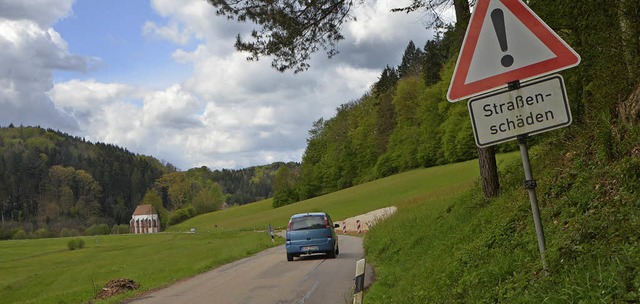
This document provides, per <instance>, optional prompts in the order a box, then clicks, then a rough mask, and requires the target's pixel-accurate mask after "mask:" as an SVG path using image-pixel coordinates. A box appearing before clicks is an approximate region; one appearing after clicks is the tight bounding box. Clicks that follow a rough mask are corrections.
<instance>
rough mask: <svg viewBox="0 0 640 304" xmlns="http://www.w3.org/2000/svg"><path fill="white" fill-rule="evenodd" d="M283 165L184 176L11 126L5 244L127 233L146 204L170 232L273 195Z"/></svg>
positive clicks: (4, 142) (3, 138) (2, 131)
mask: <svg viewBox="0 0 640 304" xmlns="http://www.w3.org/2000/svg"><path fill="white" fill-rule="evenodd" d="M283 165H284V163H274V164H271V165H267V166H261V167H251V168H246V169H242V170H216V171H211V170H209V169H208V168H207V167H201V168H194V169H190V170H188V171H185V172H180V171H178V170H176V168H175V167H174V166H173V165H171V164H169V163H164V162H161V161H159V160H157V159H155V158H153V157H150V156H144V155H138V154H134V153H131V152H129V151H127V150H126V149H124V148H120V147H117V146H115V145H112V144H104V143H91V142H88V141H86V140H85V139H83V138H79V137H74V136H70V135H68V134H65V133H61V132H58V131H54V130H51V129H43V128H40V127H22V126H21V127H14V126H13V125H10V126H8V127H4V128H0V220H1V227H0V239H7V238H13V237H14V236H16V235H18V236H20V237H21V238H22V237H25V236H26V237H29V236H33V237H37V236H60V235H65V236H68V235H73V234H74V233H77V234H81V233H86V232H87V231H86V230H87V229H88V230H89V232H90V231H91V230H93V229H95V227H104V226H108V227H113V228H112V229H113V231H120V232H121V231H122V227H121V225H123V224H125V225H128V223H129V220H130V219H131V215H132V213H133V210H134V209H135V208H136V206H138V205H139V204H143V203H146V204H153V205H154V206H155V207H156V209H157V210H159V212H160V215H161V221H162V224H163V227H166V226H167V225H171V224H174V223H177V222H180V221H183V220H185V219H187V218H189V217H192V216H195V215H197V214H200V213H204V212H211V211H215V210H218V209H220V208H221V207H223V206H228V205H242V204H246V203H249V202H254V201H257V200H261V199H265V198H268V197H271V196H272V195H273V190H272V183H273V179H274V176H275V172H276V171H277V169H278V168H279V167H280V166H283ZM289 166H290V167H294V168H295V167H297V166H299V165H297V164H289ZM118 225H120V226H118ZM90 228H91V229H90ZM103 230H104V229H103ZM107 231H108V230H107ZM18 232H19V233H18ZM36 232H37V233H36ZM16 233H17V234H16Z"/></svg>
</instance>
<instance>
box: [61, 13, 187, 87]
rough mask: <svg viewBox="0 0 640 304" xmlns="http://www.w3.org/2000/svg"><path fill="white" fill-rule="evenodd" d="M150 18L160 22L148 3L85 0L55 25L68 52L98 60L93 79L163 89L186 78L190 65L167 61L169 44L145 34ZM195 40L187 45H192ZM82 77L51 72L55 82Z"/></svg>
mask: <svg viewBox="0 0 640 304" xmlns="http://www.w3.org/2000/svg"><path fill="white" fill-rule="evenodd" d="M150 20H151V21H154V22H157V23H161V22H163V21H164V18H163V17H161V16H159V15H158V14H157V13H155V11H154V10H153V8H152V7H151V5H150V3H149V2H148V1H131V0H90V1H87V0H84V1H77V2H76V3H75V4H74V5H73V12H72V14H71V15H70V16H68V17H66V18H64V19H62V20H61V21H59V22H57V23H56V24H55V25H54V29H55V30H56V31H57V32H59V33H60V35H62V36H63V37H65V40H66V41H67V43H68V44H69V52H70V53H73V54H79V55H86V56H93V57H98V58H100V59H101V60H100V62H99V63H97V64H96V66H95V67H94V69H93V70H92V71H91V73H90V76H91V77H92V78H94V79H96V80H98V81H102V82H114V81H124V82H127V83H131V84H136V85H151V86H154V87H158V88H161V87H163V86H167V85H170V84H171V83H175V82H179V81H180V80H182V79H185V78H186V77H187V76H188V75H189V74H190V73H191V72H192V69H191V67H190V66H188V65H185V64H179V63H177V62H175V61H174V60H172V59H171V53H172V52H173V50H174V49H175V46H174V44H173V43H171V42H170V41H166V40H161V39H157V38H153V37H145V36H144V35H143V32H142V30H141V29H142V28H143V26H144V24H145V23H146V22H147V21H150ZM194 42H195V41H193V43H192V44H191V45H189V46H188V47H192V48H193V47H195V43H194ZM84 76H86V75H79V74H78V72H69V71H54V81H55V82H61V81H68V80H71V79H74V78H78V77H84Z"/></svg>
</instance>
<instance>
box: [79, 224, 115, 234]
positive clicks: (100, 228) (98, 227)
mask: <svg viewBox="0 0 640 304" xmlns="http://www.w3.org/2000/svg"><path fill="white" fill-rule="evenodd" d="M110 233H111V229H110V228H109V226H108V225H107V224H93V225H91V227H89V228H87V230H85V231H84V234H85V235H109V234H110Z"/></svg>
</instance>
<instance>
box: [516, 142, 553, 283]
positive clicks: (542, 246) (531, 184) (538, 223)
mask: <svg viewBox="0 0 640 304" xmlns="http://www.w3.org/2000/svg"><path fill="white" fill-rule="evenodd" d="M527 137H528V135H527V134H524V135H520V136H518V145H519V146H520V156H521V157H522V166H523V167H524V177H525V180H524V188H525V189H527V191H528V192H529V202H530V203H531V212H532V213H533V223H534V224H535V227H536V236H537V237H538V249H539V250H540V261H541V262H542V268H543V269H544V270H545V272H546V271H547V261H546V260H545V258H544V255H545V251H546V250H547V248H546V247H547V246H546V243H545V240H544V229H543V228H542V220H541V219H540V210H539V209H538V196H537V194H536V186H537V185H536V181H535V180H534V179H533V173H531V164H530V163H529V149H528V148H527Z"/></svg>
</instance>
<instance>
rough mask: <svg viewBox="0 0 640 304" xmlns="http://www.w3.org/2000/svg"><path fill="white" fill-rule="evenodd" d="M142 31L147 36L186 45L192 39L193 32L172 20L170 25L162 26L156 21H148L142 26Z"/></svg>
mask: <svg viewBox="0 0 640 304" xmlns="http://www.w3.org/2000/svg"><path fill="white" fill-rule="evenodd" d="M142 32H143V34H144V35H146V36H155V37H159V38H161V39H166V40H169V41H172V42H174V43H176V44H179V45H185V44H187V43H188V42H189V40H191V33H189V32H188V31H186V30H184V29H181V28H180V27H179V25H178V24H177V23H175V22H172V23H171V24H170V25H169V26H162V27H160V26H158V25H157V24H156V23H155V22H152V21H147V22H146V23H145V24H144V27H143V28H142Z"/></svg>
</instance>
